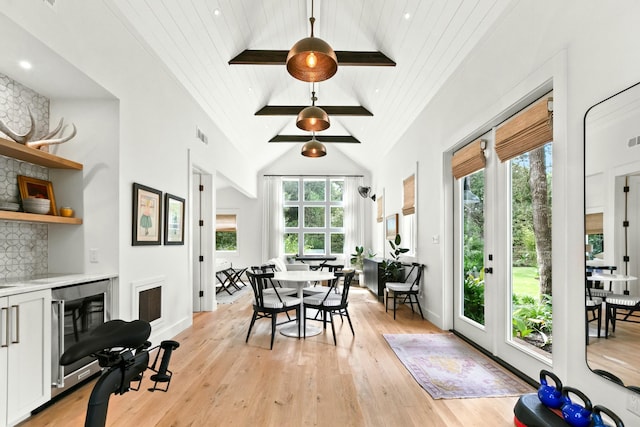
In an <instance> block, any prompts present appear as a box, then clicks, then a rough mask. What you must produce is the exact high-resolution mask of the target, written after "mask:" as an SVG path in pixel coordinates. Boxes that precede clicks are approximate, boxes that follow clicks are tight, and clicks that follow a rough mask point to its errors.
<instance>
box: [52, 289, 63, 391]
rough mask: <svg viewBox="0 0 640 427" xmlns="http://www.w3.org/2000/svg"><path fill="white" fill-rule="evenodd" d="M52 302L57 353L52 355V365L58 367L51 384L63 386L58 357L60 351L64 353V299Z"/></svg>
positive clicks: (61, 370) (61, 369) (60, 355)
mask: <svg viewBox="0 0 640 427" xmlns="http://www.w3.org/2000/svg"><path fill="white" fill-rule="evenodd" d="M52 302H53V304H54V306H57V309H58V313H57V320H58V354H54V355H53V357H55V360H54V362H55V365H52V366H57V368H58V372H57V376H58V378H57V379H56V381H55V382H54V383H53V386H55V387H58V388H62V387H64V366H62V365H61V364H60V358H61V357H62V353H64V300H54V301H52Z"/></svg>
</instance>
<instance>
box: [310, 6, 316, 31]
mask: <svg viewBox="0 0 640 427" xmlns="http://www.w3.org/2000/svg"><path fill="white" fill-rule="evenodd" d="M309 22H311V37H313V24H314V23H315V22H316V18H314V17H313V0H311V18H309Z"/></svg>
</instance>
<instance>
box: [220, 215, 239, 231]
mask: <svg viewBox="0 0 640 427" xmlns="http://www.w3.org/2000/svg"><path fill="white" fill-rule="evenodd" d="M237 229H238V224H237V222H236V215H235V214H227V215H216V231H237Z"/></svg>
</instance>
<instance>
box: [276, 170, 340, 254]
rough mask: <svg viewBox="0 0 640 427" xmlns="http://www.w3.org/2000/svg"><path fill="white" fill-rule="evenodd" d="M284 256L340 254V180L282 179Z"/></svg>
mask: <svg viewBox="0 0 640 427" xmlns="http://www.w3.org/2000/svg"><path fill="white" fill-rule="evenodd" d="M282 195H283V217H284V235H283V237H284V250H285V253H286V254H289V255H292V254H303V255H328V254H342V253H344V202H343V200H344V197H343V195H344V180H343V179H336V178H283V180H282Z"/></svg>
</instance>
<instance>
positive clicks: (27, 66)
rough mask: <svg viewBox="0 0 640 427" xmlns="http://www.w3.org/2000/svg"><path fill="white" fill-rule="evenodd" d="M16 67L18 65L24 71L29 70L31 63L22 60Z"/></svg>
mask: <svg viewBox="0 0 640 427" xmlns="http://www.w3.org/2000/svg"><path fill="white" fill-rule="evenodd" d="M18 65H20V67H22V68H24V69H25V70H30V69H31V67H32V65H31V62H29V61H24V60H22V61H20V62H18Z"/></svg>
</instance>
